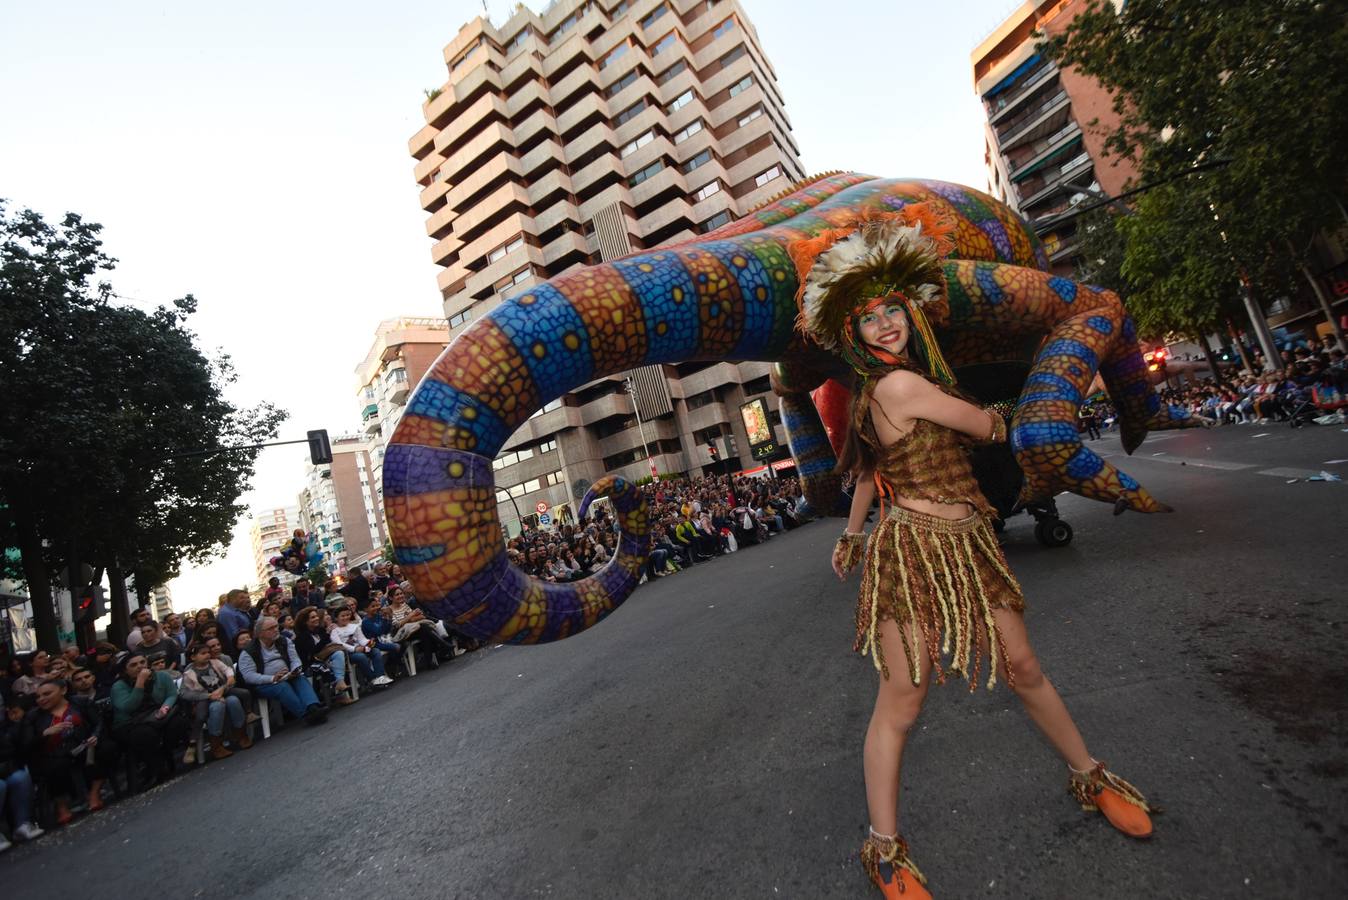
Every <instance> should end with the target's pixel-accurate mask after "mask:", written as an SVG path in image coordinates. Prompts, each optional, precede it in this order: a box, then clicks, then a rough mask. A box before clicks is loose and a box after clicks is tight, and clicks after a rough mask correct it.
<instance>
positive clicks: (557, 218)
mask: <svg viewBox="0 0 1348 900" xmlns="http://www.w3.org/2000/svg"><path fill="white" fill-rule="evenodd" d="M573 183H574V180H573ZM567 220H570V221H572V222H577V223H578V222H580V211H579V210H577V209H576V204H574V203H572V202H571V201H569V200H563V201H560V202H558V203H554V204H552V205H551V206H549V207H548V208H547V209H545V210H543V211H542V212H541V213H539V214H538V215H537V216H535V217H534V227H535V228H537V229H538V233H539V234H547V233H548V232H549V231H551V230H552V229H553V228H554V227H556V226H557V225H558V224H560V223H562V222H565V221H567Z"/></svg>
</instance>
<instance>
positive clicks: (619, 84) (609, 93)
mask: <svg viewBox="0 0 1348 900" xmlns="http://www.w3.org/2000/svg"><path fill="white" fill-rule="evenodd" d="M638 74H639V71H638V70H637V69H633V70H632V71H630V72H628V73H627V74H626V75H624V76H623V77H622V78H619V79H618V80H617V81H615V82H614V83H613V84H611V85H609V86H608V87H607V88H606V89H605V90H604V96H605V97H608V98H610V99H612V98H613V97H616V96H617V95H618V92H619V91H621V90H622V89H623V88H625V87H627V86H628V85H629V84H631V83H632V82H634V81H636V80H637V75H638Z"/></svg>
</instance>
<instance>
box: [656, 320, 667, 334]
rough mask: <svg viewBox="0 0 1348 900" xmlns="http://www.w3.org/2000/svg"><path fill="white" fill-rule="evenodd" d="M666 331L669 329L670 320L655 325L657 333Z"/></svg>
mask: <svg viewBox="0 0 1348 900" xmlns="http://www.w3.org/2000/svg"><path fill="white" fill-rule="evenodd" d="M666 331H669V323H668V322H660V323H659V324H657V325H656V326H655V333H656V334H664V333H665V332H666Z"/></svg>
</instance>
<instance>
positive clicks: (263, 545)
mask: <svg viewBox="0 0 1348 900" xmlns="http://www.w3.org/2000/svg"><path fill="white" fill-rule="evenodd" d="M300 527H301V525H300V511H299V507H297V506H285V507H276V508H274V509H258V510H254V511H253V521H252V524H251V525H249V527H248V537H249V539H250V542H251V544H252V548H253V572H254V574H255V575H256V580H255V581H254V582H253V585H254V587H256V588H258V589H261V588H263V587H265V586H266V584H267V579H269V578H271V577H272V576H273V575H277V576H280V577H281V580H282V582H283V583H285V584H289V583H290V582H292V581H294V577H293V576H291V575H290V573H288V572H284V571H281V572H278V571H276V569H275V567H274V566H272V564H271V559H272V557H273V556H277V555H279V554H280V553H281V551H282V550H284V549H285V546H286V544H288V543H289V542H290V538H291V535H292V534H293V533H294V531H295V529H296V528H300Z"/></svg>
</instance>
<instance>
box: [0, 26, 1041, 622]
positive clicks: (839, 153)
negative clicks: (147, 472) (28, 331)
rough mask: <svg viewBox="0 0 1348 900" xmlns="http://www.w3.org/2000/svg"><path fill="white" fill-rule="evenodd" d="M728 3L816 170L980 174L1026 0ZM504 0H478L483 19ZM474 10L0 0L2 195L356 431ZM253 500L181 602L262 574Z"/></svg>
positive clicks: (427, 302) (262, 395)
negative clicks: (748, 32) (989, 38)
mask: <svg viewBox="0 0 1348 900" xmlns="http://www.w3.org/2000/svg"><path fill="white" fill-rule="evenodd" d="M529 5H530V6H531V7H532V8H534V9H540V8H541V7H542V6H543V2H542V0H532V2H530V4H529ZM743 5H744V6H745V8H746V10H747V11H748V13H749V15H750V17H751V18H752V19H753V21H754V24H755V26H756V27H757V29H758V34H759V38H760V39H761V41H762V44H763V47H764V50H765V51H766V53H767V54H768V57H769V59H771V61H772V63H773V66H774V67H775V68H776V70H777V76H778V79H779V85H780V87H781V91H782V95H783V97H784V98H785V100H786V110H787V114H788V116H789V117H790V119H791V122H792V125H793V126H794V134H795V137H796V141H797V143H798V144H799V146H800V149H801V156H802V161H803V163H804V167H805V170H806V171H807V172H811V173H813V172H818V171H823V170H827V169H843V170H852V171H859V172H866V173H869V174H873V175H881V176H886V177H902V176H911V177H923V178H940V179H945V180H948V181H955V182H960V183H963V184H969V185H972V186H973V187H976V188H979V189H980V190H985V189H986V178H985V175H984V168H983V130H982V129H983V124H982V123H983V112H982V108H981V105H980V104H979V103H978V100H977V98H976V97H975V96H974V93H973V87H972V81H973V78H972V73H971V71H970V65H969V53H970V51H971V50H972V49H973V48H974V46H975V45H976V44H977V43H978V42H979V41H980V40H982V39H983V37H985V36H986V35H987V34H988V33H989V32H991V31H992V29H993V28H995V27H996V26H997V24H998V23H999V22H1000V21H1001V20H1002V19H1003V18H1005V17H1006V16H1007V15H1009V14H1010V13H1011V12H1012V11H1014V10H1015V9H1016V8H1017V7H1019V6H1020V3H1019V2H1014V0H960V2H946V3H931V2H922V3H919V2H913V0H866V2H850V0H841V2H836V3H831V4H820V3H817V2H801V0H743ZM513 6H514V4H513V3H503V2H499V0H489V2H488V3H487V7H488V9H489V10H490V12H491V14H492V17H493V19H494V20H495V21H496V22H497V23H501V22H503V21H504V20H505V18H506V17H507V14H508V11H509V9H511V8H512V7H513ZM482 8H483V6H482V2H481V0H439V2H434V3H432V2H423V0H404V2H394V3H388V4H371V3H366V2H361V3H355V2H327V3H314V2H308V3H298V2H276V0H271V2H267V3H259V2H253V0H239V2H234V3H229V4H209V5H208V4H197V3H168V2H158V3H145V2H133V0H120V2H117V3H107V2H100V3H94V2H87V0H67V2H64V3H28V4H18V3H15V2H9V3H6V4H4V6H3V8H2V9H3V11H2V12H0V129H2V130H0V178H2V179H3V180H0V196H3V197H5V198H7V199H8V200H9V201H10V204H11V206H12V207H14V208H22V207H29V208H32V209H35V210H37V211H38V212H40V213H42V214H44V215H45V216H47V217H48V219H49V220H55V219H59V218H60V216H61V215H62V214H63V213H64V212H66V211H67V210H69V211H74V212H78V213H80V214H81V215H82V216H84V218H85V219H87V220H91V221H95V222H100V223H102V224H103V226H104V232H103V237H104V241H105V250H106V251H107V252H108V253H110V254H111V255H112V256H114V257H116V258H117V259H118V260H119V261H120V262H119V264H118V267H117V269H116V270H115V271H114V272H113V273H112V274H111V276H110V278H111V281H112V283H113V285H114V287H115V289H116V290H117V292H118V293H119V294H121V295H122V296H123V297H126V298H129V300H130V302H135V303H138V304H143V305H146V306H150V305H154V304H158V303H163V302H167V301H169V300H171V299H172V298H174V297H177V296H181V295H182V294H186V293H192V294H195V295H196V296H197V298H198V300H199V301H200V304H201V306H200V311H199V312H198V314H197V315H196V316H195V317H194V319H193V320H192V323H191V324H192V326H193V328H194V330H195V331H196V333H197V334H198V335H199V337H200V343H201V344H202V345H203V346H204V347H206V348H207V349H208V351H209V350H210V349H213V348H217V347H218V348H223V349H224V350H226V351H227V352H228V353H229V354H230V355H231V356H232V357H233V359H234V363H235V366H236V367H237V369H238V373H239V381H238V384H236V385H235V386H234V388H233V389H232V393H231V399H232V400H234V401H235V402H236V403H238V404H239V405H245V406H246V405H251V404H253V403H256V402H258V401H260V400H264V399H265V400H271V401H272V402H273V403H276V404H277V405H279V406H281V407H284V408H286V409H288V410H289V411H290V420H289V421H288V422H287V423H286V424H285V425H284V426H283V427H282V432H281V438H282V439H290V438H302V437H303V436H304V432H305V431H306V430H308V429H310V428H327V429H328V430H329V432H331V433H332V434H334V435H336V434H340V433H343V432H346V431H354V430H356V429H357V425H358V423H359V418H358V411H359V406H358V404H357V401H356V384H355V381H356V377H355V374H354V369H355V367H356V366H357V365H358V364H359V363H360V362H361V360H362V359H363V358H364V356H365V353H366V351H368V349H369V347H370V343H371V340H372V338H373V334H374V329H375V326H376V325H378V323H379V321H380V320H382V319H385V318H389V317H391V316H396V315H421V316H438V315H442V309H441V305H440V297H439V292H438V291H437V290H436V287H435V276H436V272H437V267H436V266H435V265H433V264H432V263H431V261H430V250H431V243H432V242H431V240H430V239H429V238H428V237H427V236H426V231H425V227H424V223H425V215H424V214H423V213H422V211H421V209H420V207H419V205H418V203H417V187H416V185H415V183H414V182H413V180H412V167H413V162H414V161H413V160H412V158H411V157H410V156H409V155H408V152H407V142H408V139H409V138H411V136H412V135H413V134H414V133H416V131H417V130H418V129H420V128H421V126H422V125H423V124H424V120H423V119H422V116H421V100H422V91H423V90H425V89H427V88H434V87H439V86H440V85H442V84H443V83H444V81H445V77H446V73H445V65H444V61H443V56H442V52H441V51H442V49H443V47H444V45H445V44H447V43H449V41H450V40H452V39H453V37H454V35H455V34H456V33H457V31H458V28H459V26H460V25H462V24H464V23H465V22H467V21H469V20H470V19H471V18H473V17H474V16H476V15H479V14H481V12H482ZM821 10H826V11H828V12H829V13H831V15H821ZM306 453H307V450H306V449H305V448H304V447H303V446H299V447H281V448H275V449H271V450H267V451H264V452H263V455H262V456H261V457H260V459H259V461H258V468H257V475H256V477H255V478H254V480H253V490H251V491H250V492H249V493H248V494H247V495H246V496H245V497H244V501H243V502H245V503H246V504H247V505H248V506H249V507H250V508H271V507H273V506H289V505H291V504H293V503H294V502H295V497H296V494H297V493H298V492H299V490H300V488H301V486H302V481H303V469H304V461H305V459H306ZM248 523H249V520H248V518H247V516H245V517H244V518H243V519H242V520H241V521H240V522H239V524H238V526H237V527H236V529H235V539H234V543H233V544H232V545H231V547H230V550H229V552H228V554H227V555H226V556H225V557H224V558H222V559H220V560H217V561H214V562H212V563H211V564H208V565H206V566H199V567H189V568H188V569H186V570H185V571H184V573H183V575H182V577H180V578H178V579H177V580H176V581H175V582H174V583H173V584H172V585H171V588H172V590H173V600H174V605H175V607H177V608H178V609H180V610H186V609H195V608H198V607H200V606H205V605H212V606H213V605H214V603H215V598H216V597H217V596H218V595H219V594H220V593H222V592H224V591H225V590H226V589H227V588H228V587H231V586H239V585H245V584H247V583H249V582H251V581H252V580H253V579H254V577H255V576H254V572H253V567H252V561H251V551H250V548H249V542H248Z"/></svg>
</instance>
